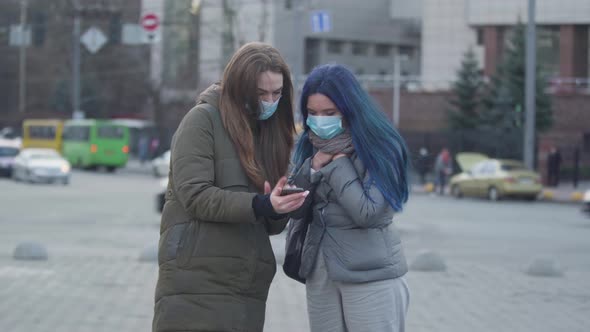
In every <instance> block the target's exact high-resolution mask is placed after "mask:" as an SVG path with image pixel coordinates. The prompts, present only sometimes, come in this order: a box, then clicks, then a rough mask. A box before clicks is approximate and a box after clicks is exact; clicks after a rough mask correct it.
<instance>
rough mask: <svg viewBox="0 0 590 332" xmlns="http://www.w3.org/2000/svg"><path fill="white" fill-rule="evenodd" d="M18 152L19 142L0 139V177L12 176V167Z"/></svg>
mask: <svg viewBox="0 0 590 332" xmlns="http://www.w3.org/2000/svg"><path fill="white" fill-rule="evenodd" d="M19 151H20V141H17V140H14V139H3V138H0V176H8V177H10V176H12V165H13V164H14V158H16V155H18V152H19Z"/></svg>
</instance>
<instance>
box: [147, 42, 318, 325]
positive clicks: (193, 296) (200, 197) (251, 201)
mask: <svg viewBox="0 0 590 332" xmlns="http://www.w3.org/2000/svg"><path fill="white" fill-rule="evenodd" d="M292 96H293V86H292V83H291V80H290V76H289V71H288V68H287V65H286V64H285V61H284V60H283V58H282V57H281V55H280V54H279V52H278V51H277V50H276V49H275V48H273V47H271V46H269V45H266V44H261V43H249V44H246V45H244V46H243V47H242V48H240V49H239V50H238V51H237V52H236V54H234V56H233V57H232V59H231V60H230V61H229V63H228V65H227V67H226V68H225V71H224V74H223V79H222V81H221V83H219V84H214V85H212V86H211V87H209V88H208V89H207V90H206V91H204V92H203V93H202V94H201V95H200V97H199V100H198V102H197V105H196V106H195V107H194V108H193V109H192V110H190V111H189V112H188V113H187V115H186V116H185V117H184V119H183V120H182V122H181V123H180V125H179V127H178V129H177V131H176V134H175V135H174V138H173V140H172V148H171V152H172V153H171V160H170V175H169V185H168V190H167V192H166V203H165V205H164V210H163V212H162V223H161V228H160V246H159V253H158V261H159V267H160V269H159V279H158V283H157V286H156V296H155V301H156V302H155V309H154V321H153V331H262V329H263V326H264V313H265V306H266V299H267V295H268V289H269V287H270V283H271V281H272V279H273V277H274V274H275V272H276V262H275V258H274V254H273V251H272V247H271V245H270V241H269V235H271V234H278V233H280V232H281V231H282V230H283V229H284V227H285V224H286V222H287V218H286V214H287V213H289V212H291V211H294V210H296V209H298V208H299V207H301V205H302V204H303V202H304V200H305V197H306V196H307V195H308V192H303V193H295V194H291V195H285V196H281V191H282V188H283V186H284V185H285V183H286V181H287V180H286V178H285V177H284V175H285V174H286V173H287V171H288V166H289V157H290V152H291V149H292V147H293V136H294V131H295V127H294V124H293V100H292V98H293V97H292ZM270 183H273V184H275V185H274V189H272V190H271V186H270Z"/></svg>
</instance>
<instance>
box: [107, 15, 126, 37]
mask: <svg viewBox="0 0 590 332" xmlns="http://www.w3.org/2000/svg"><path fill="white" fill-rule="evenodd" d="M122 32H123V23H122V22H121V14H113V15H112V16H111V20H110V22H109V35H110V38H109V42H110V43H111V44H120V43H121V35H122Z"/></svg>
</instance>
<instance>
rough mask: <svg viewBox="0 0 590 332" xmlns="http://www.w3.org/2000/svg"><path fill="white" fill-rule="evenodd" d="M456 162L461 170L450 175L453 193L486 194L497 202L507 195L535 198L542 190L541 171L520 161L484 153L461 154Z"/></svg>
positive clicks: (484, 195) (457, 195)
mask: <svg viewBox="0 0 590 332" xmlns="http://www.w3.org/2000/svg"><path fill="white" fill-rule="evenodd" d="M456 159H457V163H458V164H459V166H460V167H461V170H462V173H459V174H457V175H455V176H453V177H452V178H451V180H450V181H449V186H450V188H451V194H452V195H453V196H455V197H457V198H460V197H463V196H474V197H486V198H488V199H489V200H491V201H497V200H500V199H502V198H505V197H523V198H527V199H529V200H536V199H537V198H538V197H539V194H540V193H541V191H542V190H543V186H542V184H541V177H540V176H539V174H538V173H536V172H534V171H532V170H529V169H527V168H526V167H525V166H524V164H523V163H521V162H520V161H518V160H507V159H492V158H489V157H488V156H486V155H484V154H481V153H469V152H465V153H459V154H457V156H456Z"/></svg>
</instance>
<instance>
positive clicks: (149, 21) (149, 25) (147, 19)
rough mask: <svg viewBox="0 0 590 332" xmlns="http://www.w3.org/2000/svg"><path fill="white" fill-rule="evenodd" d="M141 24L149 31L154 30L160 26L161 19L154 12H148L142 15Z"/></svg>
mask: <svg viewBox="0 0 590 332" xmlns="http://www.w3.org/2000/svg"><path fill="white" fill-rule="evenodd" d="M141 26H142V27H143V29H144V30H146V31H147V32H154V31H156V30H157V29H158V28H159V27H160V19H159V18H158V15H156V14H154V13H147V14H145V15H143V16H142V17H141Z"/></svg>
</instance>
